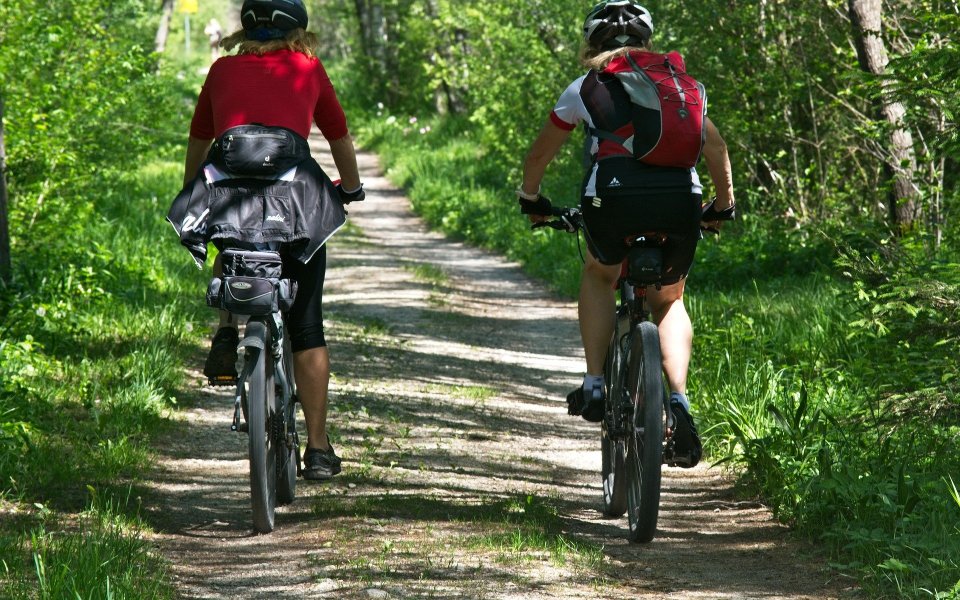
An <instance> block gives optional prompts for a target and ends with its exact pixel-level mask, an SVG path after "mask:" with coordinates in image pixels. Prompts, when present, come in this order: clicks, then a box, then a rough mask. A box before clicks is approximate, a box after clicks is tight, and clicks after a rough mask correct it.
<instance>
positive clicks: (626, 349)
mask: <svg viewBox="0 0 960 600" xmlns="http://www.w3.org/2000/svg"><path fill="white" fill-rule="evenodd" d="M553 215H554V216H555V217H558V218H557V219H556V220H553V221H545V222H542V223H538V224H536V225H534V228H538V227H552V228H554V229H558V230H563V231H568V232H570V233H578V232H579V231H581V230H583V231H584V232H585V234H586V230H585V229H584V227H583V217H582V215H581V214H580V210H579V209H578V208H557V209H554V210H553ZM668 238H669V234H666V233H663V232H648V233H644V234H638V235H632V236H630V237H629V238H628V239H627V240H626V241H627V245H628V246H629V247H630V249H629V251H628V253H627V257H626V258H625V259H624V261H623V264H622V266H621V274H620V277H619V279H618V282H617V289H618V291H619V300H618V302H617V308H616V322H615V327H614V334H613V337H612V338H611V340H610V346H609V349H608V351H607V359H606V363H605V365H604V373H603V375H604V380H605V382H606V390H605V392H606V399H605V405H604V416H603V421H602V422H601V427H600V450H601V453H602V461H601V481H602V483H603V513H604V514H605V515H606V516H609V517H621V516H623V515H624V513H626V515H627V523H628V527H629V532H628V536H627V537H628V538H629V539H630V541H632V542H649V541H651V540H652V539H653V537H654V535H655V534H656V530H657V519H658V516H659V511H660V483H661V468H662V466H663V465H664V464H666V465H669V464H671V463H672V461H673V459H674V442H673V439H672V431H673V423H672V413H671V411H670V406H669V397H670V396H669V393H668V390H667V387H666V385H665V381H664V376H663V361H662V357H661V353H660V334H659V331H658V329H657V326H656V324H654V323H653V322H652V321H651V320H650V308H649V306H648V304H647V302H646V292H647V289H648V288H649V287H651V286H653V287H656V288H659V287H660V286H661V285H662V267H663V245H664V244H665V243H666V241H667V239H668Z"/></svg>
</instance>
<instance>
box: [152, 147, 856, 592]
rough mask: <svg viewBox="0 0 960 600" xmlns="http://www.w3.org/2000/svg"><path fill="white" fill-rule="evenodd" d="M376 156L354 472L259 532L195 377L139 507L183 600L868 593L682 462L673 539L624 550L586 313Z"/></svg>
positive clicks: (342, 260)
mask: <svg viewBox="0 0 960 600" xmlns="http://www.w3.org/2000/svg"><path fill="white" fill-rule="evenodd" d="M321 145H323V144H318V145H317V147H315V148H314V152H315V154H316V155H317V156H318V157H319V158H320V159H321V162H322V164H323V165H324V167H325V168H330V169H331V170H332V163H331V162H330V159H329V156H328V155H327V154H325V148H321V147H320V146H321ZM360 160H361V169H362V171H363V179H364V181H365V182H366V184H367V192H368V193H367V200H366V201H365V202H363V203H361V204H357V205H355V206H351V207H350V209H349V210H350V221H351V225H350V226H349V227H348V228H347V229H346V230H345V231H343V232H341V233H339V234H338V235H337V236H335V238H334V240H333V241H332V242H331V246H330V252H329V269H328V277H327V284H326V287H325V310H326V318H327V322H328V329H329V335H328V339H329V340H330V344H331V356H332V362H333V372H334V382H333V384H332V406H331V422H332V424H333V439H334V442H335V446H336V447H337V449H338V452H339V453H340V454H341V455H342V456H343V458H344V473H343V474H342V475H341V476H340V477H339V478H338V479H336V480H335V481H334V482H333V483H330V484H322V485H317V484H312V483H311V484H307V483H304V482H301V484H300V485H299V487H298V498H297V500H296V502H294V503H293V504H292V505H291V506H289V507H285V508H282V509H280V510H279V511H278V516H277V530H276V531H275V532H274V533H273V534H271V535H267V536H255V535H253V534H252V531H251V529H250V525H249V520H250V508H249V499H248V496H247V489H248V488H247V479H246V478H247V470H246V460H245V456H246V441H245V439H244V438H241V437H240V436H239V435H237V434H231V433H230V431H229V421H230V418H231V414H232V413H231V410H232V409H231V404H232V399H231V398H230V394H229V393H224V392H220V391H217V390H212V389H210V388H203V387H201V378H200V375H199V373H198V372H197V371H190V372H189V374H188V375H189V379H190V381H189V382H188V384H187V386H186V387H187V388H188V389H189V390H191V391H190V392H189V393H188V394H187V395H186V397H184V398H181V399H180V403H181V406H183V407H184V409H183V410H182V411H181V413H180V414H179V422H178V427H176V429H175V431H174V432H172V433H171V434H169V435H165V436H164V438H163V439H162V440H161V441H160V443H159V444H158V450H159V453H160V455H161V460H160V463H159V466H158V468H157V472H156V474H155V477H154V478H153V481H152V482H151V483H150V484H149V485H150V490H149V492H148V494H147V495H146V497H147V500H146V501H145V504H144V505H145V510H146V517H147V520H148V522H149V523H150V524H151V525H152V526H153V527H154V529H155V530H156V534H155V535H154V539H155V543H156V544H157V545H158V547H159V550H160V552H161V553H162V554H163V555H164V556H166V557H167V558H168V559H169V560H170V561H171V564H172V567H173V574H174V578H175V583H176V586H177V589H178V592H179V594H180V595H181V597H183V598H236V597H241V598H328V597H329V598H371V597H389V598H491V599H493V598H496V599H523V600H534V599H546V598H622V597H632V598H667V597H669V598H711V599H712V598H737V599H741V598H744V599H746V598H750V599H752V598H765V599H791V600H800V599H811V600H812V599H821V598H840V597H844V598H846V597H853V595H854V592H852V591H844V589H843V586H842V585H841V582H838V581H831V579H830V577H831V576H830V574H829V572H827V571H825V570H824V569H822V568H820V567H819V566H818V565H817V562H816V560H815V559H810V558H805V552H806V549H805V548H804V547H803V546H802V545H800V544H798V543H796V542H793V541H791V540H790V538H789V536H788V534H787V531H786V530H785V528H783V527H781V526H779V525H777V524H776V522H775V521H774V520H773V518H772V517H771V515H770V513H769V511H768V510H767V509H765V508H764V507H762V506H760V505H759V504H756V503H743V502H739V501H738V499H737V498H736V496H735V494H734V491H733V489H732V485H731V483H730V481H729V479H728V478H726V477H724V475H723V474H722V473H721V472H720V471H719V470H718V469H709V468H706V467H705V466H702V467H698V468H696V469H692V470H686V471H685V470H679V469H667V470H666V471H665V477H664V484H663V488H664V492H663V506H662V509H661V519H660V522H661V527H660V533H659V535H658V538H657V539H656V540H655V541H654V542H653V543H652V544H647V545H635V544H630V543H628V542H627V541H626V540H625V537H624V533H625V527H626V523H625V520H623V519H615V520H608V519H604V518H602V517H601V515H600V513H599V512H598V509H599V507H600V478H599V469H600V456H599V443H598V437H599V436H598V431H597V426H596V425H592V424H589V423H586V422H584V421H582V420H580V419H577V418H572V417H569V416H567V415H566V411H565V407H566V405H565V403H564V402H563V400H562V399H563V398H564V396H565V394H566V392H567V391H568V390H569V389H570V388H572V387H573V386H575V385H576V383H577V382H578V379H579V376H580V374H581V372H582V371H581V370H582V368H583V366H582V351H581V349H580V347H579V334H578V331H577V326H576V310H575V306H574V304H573V303H572V302H569V301H566V300H561V299H558V298H556V297H554V296H552V295H551V294H550V293H549V292H548V291H546V289H545V288H544V287H543V286H542V285H540V284H538V283H536V282H533V281H531V280H530V279H529V278H528V277H526V276H525V275H524V274H523V273H522V272H521V271H520V269H519V268H518V267H517V266H516V265H513V264H509V263H507V262H505V261H504V259H503V258H502V257H499V256H497V255H494V254H492V253H489V252H485V251H482V250H477V249H475V248H471V247H469V246H466V245H464V244H461V243H458V242H455V241H451V240H449V239H447V238H445V237H444V236H442V235H439V234H436V233H432V232H429V231H428V230H427V228H426V227H425V225H424V224H423V223H422V222H421V221H420V220H419V219H417V218H415V217H414V216H413V215H412V214H411V213H410V210H409V205H408V202H407V200H406V199H405V198H404V197H403V195H402V193H401V192H400V191H398V190H396V189H394V188H393V187H392V186H391V185H390V184H389V183H388V182H387V181H386V180H385V179H384V178H383V176H382V174H381V173H380V170H379V167H378V165H377V161H376V159H375V157H373V156H372V155H369V154H362V155H361V157H360ZM507 204H508V203H506V201H505V207H504V209H505V210H510V207H509V206H508V205H507ZM571 260H575V257H574V256H571ZM200 297H201V295H200V290H198V301H199V300H200ZM200 362H201V360H200V359H198V361H197V364H200ZM544 515H545V516H544ZM541 517H542V519H545V520H546V521H547V522H550V523H554V524H556V523H559V528H560V531H559V532H557V531H553V530H548V531H547V534H548V535H547V537H548V538H550V539H547V540H546V541H545V542H544V543H543V544H542V545H541V546H537V544H536V543H533V542H531V541H530V540H528V539H524V538H523V536H522V535H521V534H522V532H523V531H526V530H527V529H524V528H525V527H533V528H534V529H535V528H536V527H535V526H536V525H538V524H539V523H540V520H541ZM518 532H520V533H518ZM557 533H561V534H562V535H563V539H565V540H567V541H568V545H569V547H567V546H564V545H563V544H560V545H558V544H556V543H555V542H554V538H555V535H556V534H557ZM511 536H512V537H511ZM550 536H553V537H552V538H551V537H550ZM511 539H514V540H515V541H514V542H513V545H514V546H516V548H514V547H512V546H511V542H510V540H511ZM384 594H385V595H384Z"/></svg>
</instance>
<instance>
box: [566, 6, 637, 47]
mask: <svg viewBox="0 0 960 600" xmlns="http://www.w3.org/2000/svg"><path fill="white" fill-rule="evenodd" d="M652 35H653V17H651V16H650V11H649V10H647V9H646V8H644V7H642V6H640V5H639V4H637V3H636V2H633V1H632V0H606V2H600V3H599V4H597V5H596V6H594V7H593V9H592V10H591V11H590V12H589V13H588V14H587V19H586V20H585V21H584V22H583V39H584V40H586V42H587V44H589V45H590V46H591V47H593V48H599V49H601V50H613V49H614V48H620V47H621V46H645V45H646V44H647V42H648V41H650V36H652Z"/></svg>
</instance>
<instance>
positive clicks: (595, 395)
mask: <svg viewBox="0 0 960 600" xmlns="http://www.w3.org/2000/svg"><path fill="white" fill-rule="evenodd" d="M603 387H604V382H603V375H590V374H587V375H584V376H583V391H584V392H586V393H590V394H592V399H593V400H599V399H600V398H602V397H603Z"/></svg>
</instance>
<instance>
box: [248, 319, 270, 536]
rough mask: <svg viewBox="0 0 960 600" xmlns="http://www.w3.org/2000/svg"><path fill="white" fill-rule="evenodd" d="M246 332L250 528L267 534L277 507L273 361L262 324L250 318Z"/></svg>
mask: <svg viewBox="0 0 960 600" xmlns="http://www.w3.org/2000/svg"><path fill="white" fill-rule="evenodd" d="M246 335H247V337H250V336H255V338H256V339H255V341H254V342H253V343H251V344H250V345H247V347H246V352H247V357H246V360H248V361H249V360H252V361H254V363H253V368H252V369H251V371H250V376H249V378H248V379H247V381H246V384H245V385H244V393H245V394H246V406H247V428H248V431H247V448H248V452H249V455H250V502H251V507H252V509H253V529H254V530H255V531H256V532H257V533H269V532H271V531H273V525H274V516H275V512H276V506H277V471H276V468H277V447H276V444H275V442H274V440H275V436H274V435H273V431H272V430H273V426H272V423H274V422H275V417H274V415H275V414H276V409H277V403H276V388H275V386H274V377H273V360H271V359H270V357H269V348H270V332H269V331H268V329H267V327H266V326H265V325H264V324H263V323H261V322H255V321H249V322H247V331H246ZM261 344H262V346H261Z"/></svg>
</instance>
